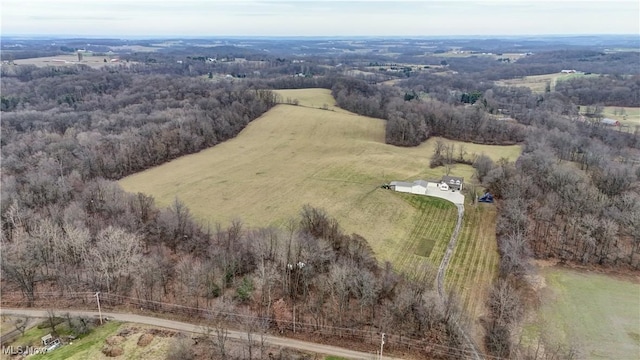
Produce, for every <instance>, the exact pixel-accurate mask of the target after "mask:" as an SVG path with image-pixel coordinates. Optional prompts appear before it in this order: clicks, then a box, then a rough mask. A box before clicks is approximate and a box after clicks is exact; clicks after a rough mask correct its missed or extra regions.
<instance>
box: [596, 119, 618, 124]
mask: <svg viewBox="0 0 640 360" xmlns="http://www.w3.org/2000/svg"><path fill="white" fill-rule="evenodd" d="M600 122H601V123H602V124H605V125H616V124H617V123H618V120H614V119H609V118H604V119H602V120H600Z"/></svg>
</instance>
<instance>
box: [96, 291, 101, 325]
mask: <svg viewBox="0 0 640 360" xmlns="http://www.w3.org/2000/svg"><path fill="white" fill-rule="evenodd" d="M95 297H96V300H97V301H98V315H99V316H100V325H102V310H100V291H98V292H97V293H96V294H95Z"/></svg>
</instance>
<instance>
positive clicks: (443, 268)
mask: <svg viewBox="0 0 640 360" xmlns="http://www.w3.org/2000/svg"><path fill="white" fill-rule="evenodd" d="M456 207H457V208H458V221H457V222H456V228H455V229H454V230H453V234H451V239H450V240H449V245H448V246H447V251H446V252H445V254H444V257H443V258H442V261H441V262H440V266H439V267H438V274H437V275H436V287H437V289H438V295H439V296H440V299H442V300H443V301H444V299H445V296H446V294H445V292H444V275H445V273H446V272H447V266H449V261H450V260H451V256H452V255H453V249H455V247H456V243H457V241H458V235H459V233H460V228H462V219H463V218H464V205H462V204H456ZM458 328H459V329H460V332H461V333H462V335H463V336H464V339H465V341H466V343H467V345H466V347H467V348H468V350H469V351H471V352H472V353H473V358H474V359H475V360H480V359H482V356H480V353H479V352H478V346H477V345H476V344H475V342H474V341H473V340H472V339H471V337H469V336H468V335H467V333H466V332H465V331H464V330H463V329H462V328H460V325H458Z"/></svg>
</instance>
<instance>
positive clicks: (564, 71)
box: [560, 69, 576, 74]
mask: <svg viewBox="0 0 640 360" xmlns="http://www.w3.org/2000/svg"><path fill="white" fill-rule="evenodd" d="M560 73H562V74H575V73H576V71H575V70H573V69H571V70H561V71H560Z"/></svg>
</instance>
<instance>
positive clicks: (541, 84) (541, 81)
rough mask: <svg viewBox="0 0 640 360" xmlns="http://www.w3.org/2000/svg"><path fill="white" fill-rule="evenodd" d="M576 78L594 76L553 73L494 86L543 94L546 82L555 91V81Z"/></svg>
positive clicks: (526, 77) (503, 82)
mask: <svg viewBox="0 0 640 360" xmlns="http://www.w3.org/2000/svg"><path fill="white" fill-rule="evenodd" d="M576 76H595V75H584V74H581V73H576V74H562V73H553V74H544V75H532V76H523V77H521V78H517V79H509V80H500V81H496V84H498V85H502V86H524V87H528V88H529V89H531V91H533V92H544V91H545V88H546V86H547V82H549V83H550V84H551V90H553V89H555V86H556V82H557V81H559V80H560V81H561V80H567V79H570V78H572V77H576Z"/></svg>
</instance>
